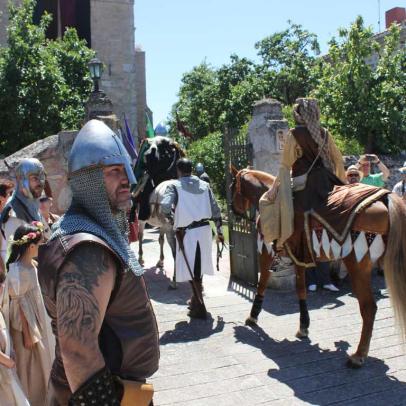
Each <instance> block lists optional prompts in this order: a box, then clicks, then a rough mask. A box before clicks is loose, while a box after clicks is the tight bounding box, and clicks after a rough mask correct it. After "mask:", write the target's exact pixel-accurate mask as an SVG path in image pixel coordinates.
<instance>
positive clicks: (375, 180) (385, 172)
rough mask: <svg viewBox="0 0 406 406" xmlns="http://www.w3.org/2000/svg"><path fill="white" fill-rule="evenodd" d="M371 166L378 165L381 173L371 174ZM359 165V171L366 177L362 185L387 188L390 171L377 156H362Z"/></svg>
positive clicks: (362, 180)
mask: <svg viewBox="0 0 406 406" xmlns="http://www.w3.org/2000/svg"><path fill="white" fill-rule="evenodd" d="M371 164H376V165H378V168H379V170H380V172H378V173H371ZM358 165H359V169H360V170H361V172H362V173H363V175H364V177H363V178H362V179H361V183H364V184H365V185H371V186H377V187H384V186H385V182H386V181H387V179H388V178H389V175H390V171H389V169H388V168H387V167H386V166H385V165H384V164H383V163H382V162H381V161H380V159H379V158H378V157H377V156H376V155H375V154H365V155H361V156H360V158H359V161H358Z"/></svg>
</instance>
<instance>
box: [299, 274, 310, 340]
mask: <svg viewBox="0 0 406 406" xmlns="http://www.w3.org/2000/svg"><path fill="white" fill-rule="evenodd" d="M296 294H297V297H298V299H299V309H300V325H299V330H298V332H297V333H296V337H297V338H306V337H308V335H309V326H310V317H309V311H308V310H307V302H306V298H307V291H306V268H304V267H302V266H296Z"/></svg>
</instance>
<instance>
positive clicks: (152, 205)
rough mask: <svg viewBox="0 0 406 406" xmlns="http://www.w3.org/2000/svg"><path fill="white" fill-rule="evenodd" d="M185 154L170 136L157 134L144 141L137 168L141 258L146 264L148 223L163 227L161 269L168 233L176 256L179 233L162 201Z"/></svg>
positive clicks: (161, 234)
mask: <svg viewBox="0 0 406 406" xmlns="http://www.w3.org/2000/svg"><path fill="white" fill-rule="evenodd" d="M183 156H185V154H184V152H183V150H182V148H180V146H179V145H178V144H177V143H176V142H175V141H173V140H172V139H170V138H168V137H161V136H157V137H154V138H149V139H146V140H144V141H143V143H142V144H141V146H140V154H139V160H138V162H137V164H136V167H135V174H136V177H137V178H138V179H139V181H138V185H137V188H136V190H135V192H134V196H135V199H136V202H138V203H139V213H138V218H139V232H138V239H139V250H138V260H139V261H140V263H141V264H143V262H144V260H143V250H142V239H143V235H144V228H145V223H149V224H151V225H152V226H155V227H159V244H160V258H159V261H158V263H157V267H158V268H163V261H164V252H163V244H164V235H166V238H167V241H168V244H169V245H170V247H171V250H172V255H173V257H174V258H175V234H174V231H173V227H172V225H171V224H170V223H169V222H168V221H167V220H166V219H165V217H164V216H163V215H162V214H161V213H160V209H159V203H160V201H161V200H162V196H163V193H165V184H166V181H169V180H171V179H172V180H173V179H176V177H177V176H176V161H177V160H178V159H179V158H182V157H183Z"/></svg>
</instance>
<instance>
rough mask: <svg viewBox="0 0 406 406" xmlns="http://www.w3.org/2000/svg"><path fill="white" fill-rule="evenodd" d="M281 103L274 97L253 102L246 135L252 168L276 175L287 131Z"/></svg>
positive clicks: (287, 127)
mask: <svg viewBox="0 0 406 406" xmlns="http://www.w3.org/2000/svg"><path fill="white" fill-rule="evenodd" d="M288 129H289V126H288V122H287V120H285V119H284V118H283V114H282V105H281V103H280V102H278V101H277V100H274V99H263V100H260V101H258V102H256V103H255V105H254V112H253V115H252V120H251V122H250V124H249V127H248V136H249V138H250V141H251V143H252V146H253V152H254V168H255V169H258V170H260V171H264V172H268V173H270V174H272V175H277V174H278V170H279V162H280V157H281V155H282V151H283V146H284V143H285V140H286V136H287V133H288Z"/></svg>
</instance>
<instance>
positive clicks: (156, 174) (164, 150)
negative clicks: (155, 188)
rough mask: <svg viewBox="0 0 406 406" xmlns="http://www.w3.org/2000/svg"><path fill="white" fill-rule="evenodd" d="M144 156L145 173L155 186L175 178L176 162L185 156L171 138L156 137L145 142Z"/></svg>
mask: <svg viewBox="0 0 406 406" xmlns="http://www.w3.org/2000/svg"><path fill="white" fill-rule="evenodd" d="M147 142H148V144H149V148H148V149H147V150H146V152H145V154H144V164H145V167H146V169H147V172H148V173H149V175H150V176H151V177H152V179H153V180H154V182H155V183H156V184H158V183H160V182H162V181H164V180H168V179H174V178H176V161H177V160H178V159H179V158H182V157H183V156H185V153H184V152H183V150H182V148H180V146H179V145H178V143H177V142H175V141H173V140H172V139H171V138H168V137H162V136H157V137H154V138H151V139H148V140H147Z"/></svg>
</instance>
